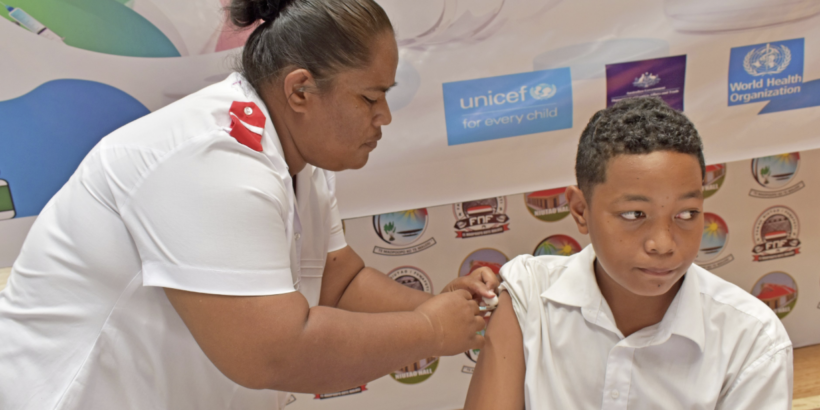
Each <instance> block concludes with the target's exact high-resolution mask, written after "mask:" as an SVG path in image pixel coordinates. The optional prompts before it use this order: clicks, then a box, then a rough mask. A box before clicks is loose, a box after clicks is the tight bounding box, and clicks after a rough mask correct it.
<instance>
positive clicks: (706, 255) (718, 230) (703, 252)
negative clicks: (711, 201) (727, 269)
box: [695, 212, 735, 270]
mask: <svg viewBox="0 0 820 410" xmlns="http://www.w3.org/2000/svg"><path fill="white" fill-rule="evenodd" d="M728 242H729V226H728V225H726V221H724V220H723V218H721V217H720V216H718V215H717V214H713V213H711V212H704V214H703V235H702V236H701V240H700V249H699V250H698V256H697V257H695V263H697V264H698V265H700V267H702V268H703V269H706V270H712V269H717V268H719V267H721V266H724V265H726V264H728V263H729V262H732V261H733V260H735V257H734V255H732V254H729V255H728V256H726V257H724V258H721V259H718V257H719V256H720V255H721V253H723V251H724V249H726V244H727V243H728Z"/></svg>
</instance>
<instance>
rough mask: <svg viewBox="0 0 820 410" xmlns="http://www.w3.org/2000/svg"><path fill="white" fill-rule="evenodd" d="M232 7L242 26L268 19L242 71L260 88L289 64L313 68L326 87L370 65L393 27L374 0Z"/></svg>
mask: <svg viewBox="0 0 820 410" xmlns="http://www.w3.org/2000/svg"><path fill="white" fill-rule="evenodd" d="M228 10H229V11H230V16H231V22H232V23H233V24H234V25H236V26H237V27H249V26H251V25H253V24H255V23H256V22H258V21H259V20H263V21H264V22H263V23H262V24H260V25H259V26H258V27H257V28H256V29H255V30H254V31H253V33H251V35H250V37H249V38H248V41H247V43H246V44H245V49H244V50H243V52H242V67H241V72H242V74H243V75H244V77H245V78H246V79H247V80H248V81H249V82H250V83H251V85H252V86H253V87H254V88H255V89H256V90H257V91H259V90H260V86H262V85H263V84H265V83H267V82H269V81H272V80H274V79H276V78H277V77H278V76H279V75H280V74H282V70H284V69H285V68H288V67H294V68H304V69H306V70H308V71H310V73H311V74H312V75H313V76H314V78H315V79H316V81H317V86H318V87H319V88H322V87H323V86H324V84H326V83H327V82H329V81H330V80H332V77H333V75H334V74H336V73H338V72H339V71H341V70H343V69H347V68H360V67H364V66H366V65H367V64H368V63H369V62H370V60H371V49H372V45H373V41H374V39H375V38H376V36H378V35H379V34H382V33H384V32H391V33H392V31H393V26H392V25H391V24H390V19H389V18H388V17H387V14H386V13H385V12H384V10H383V9H382V8H381V6H379V5H378V4H376V2H375V1H373V0H232V1H231V5H230V6H228Z"/></svg>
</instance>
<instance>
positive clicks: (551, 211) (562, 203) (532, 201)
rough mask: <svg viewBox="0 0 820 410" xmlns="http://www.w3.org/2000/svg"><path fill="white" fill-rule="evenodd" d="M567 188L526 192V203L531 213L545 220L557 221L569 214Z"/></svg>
mask: <svg viewBox="0 0 820 410" xmlns="http://www.w3.org/2000/svg"><path fill="white" fill-rule="evenodd" d="M566 191H567V188H566V187H563V188H555V189H546V190H543V191H535V192H528V193H526V194H524V203H525V204H527V210H528V211H530V215H532V216H534V217H536V218H538V219H539V220H542V221H544V222H556V221H560V220H562V219H564V218H566V216H567V215H569V203H567V196H566Z"/></svg>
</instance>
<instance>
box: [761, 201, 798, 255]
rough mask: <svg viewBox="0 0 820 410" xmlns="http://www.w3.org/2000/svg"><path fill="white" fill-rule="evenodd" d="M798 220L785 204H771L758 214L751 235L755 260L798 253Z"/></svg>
mask: <svg viewBox="0 0 820 410" xmlns="http://www.w3.org/2000/svg"><path fill="white" fill-rule="evenodd" d="M799 233H800V222H799V221H798V220H797V214H795V213H794V211H792V210H791V209H789V208H787V207H785V206H773V207H771V208H769V209H767V210H765V211H763V213H762V214H760V216H759V217H757V221H756V222H755V226H754V230H753V232H752V236H753V238H754V243H755V246H754V248H753V249H752V254H753V257H754V261H755V262H763V261H768V260H773V259H780V258H788V257H790V256H794V255H797V254H798V253H800V239H798V235H799Z"/></svg>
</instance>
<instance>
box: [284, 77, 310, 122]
mask: <svg viewBox="0 0 820 410" xmlns="http://www.w3.org/2000/svg"><path fill="white" fill-rule="evenodd" d="M283 86H284V92H285V97H286V98H287V104H288V106H289V107H290V108H291V109H292V110H293V111H295V112H298V113H305V112H306V111H307V105H308V103H309V101H308V100H309V98H310V97H309V95H308V94H309V92H310V91H311V90H313V89H315V88H316V79H315V78H313V74H311V73H310V71H308V70H305V69H304V68H300V69H297V70H293V71H291V72H290V73H288V75H286V76H285V81H284V84H283Z"/></svg>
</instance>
